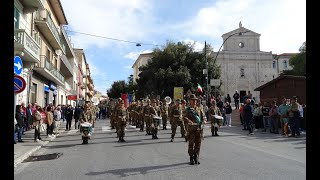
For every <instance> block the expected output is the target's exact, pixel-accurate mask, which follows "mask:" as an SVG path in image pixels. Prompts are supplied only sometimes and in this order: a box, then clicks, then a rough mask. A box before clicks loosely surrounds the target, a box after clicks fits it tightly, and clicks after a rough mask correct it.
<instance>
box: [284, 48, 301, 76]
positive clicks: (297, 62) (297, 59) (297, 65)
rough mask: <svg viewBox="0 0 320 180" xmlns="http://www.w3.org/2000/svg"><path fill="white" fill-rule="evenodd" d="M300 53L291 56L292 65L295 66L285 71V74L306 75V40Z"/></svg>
mask: <svg viewBox="0 0 320 180" xmlns="http://www.w3.org/2000/svg"><path fill="white" fill-rule="evenodd" d="M299 51H300V53H299V54H297V55H295V56H293V57H291V58H290V60H289V64H290V66H292V67H293V69H292V70H287V71H283V74H285V75H298V76H305V75H306V42H304V43H303V44H302V46H301V47H300V48H299Z"/></svg>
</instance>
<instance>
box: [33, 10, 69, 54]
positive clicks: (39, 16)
mask: <svg viewBox="0 0 320 180" xmlns="http://www.w3.org/2000/svg"><path fill="white" fill-rule="evenodd" d="M36 20H40V21H45V22H46V23H47V24H48V26H49V28H50V30H51V32H52V33H53V36H54V37H55V38H56V40H57V41H58V42H59V44H60V46H61V48H62V50H63V52H66V46H65V44H64V43H63V41H62V39H61V36H60V33H59V30H58V28H57V27H56V26H55V24H54V22H53V20H52V18H51V15H50V12H49V11H48V10H47V9H45V10H39V11H37V13H36Z"/></svg>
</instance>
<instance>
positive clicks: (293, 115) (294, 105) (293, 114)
mask: <svg viewBox="0 0 320 180" xmlns="http://www.w3.org/2000/svg"><path fill="white" fill-rule="evenodd" d="M288 112H289V126H290V129H291V135H290V137H300V131H299V117H300V112H299V103H298V102H297V97H295V96H293V97H292V98H291V104H290V107H289V110H288Z"/></svg>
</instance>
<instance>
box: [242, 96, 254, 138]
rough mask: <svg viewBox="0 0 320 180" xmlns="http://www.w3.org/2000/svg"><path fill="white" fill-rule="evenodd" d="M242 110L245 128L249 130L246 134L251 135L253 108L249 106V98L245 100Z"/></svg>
mask: <svg viewBox="0 0 320 180" xmlns="http://www.w3.org/2000/svg"><path fill="white" fill-rule="evenodd" d="M243 112H244V121H245V123H246V124H247V125H246V126H247V129H248V130H249V133H248V135H253V125H252V120H253V114H252V112H253V109H252V106H251V100H250V99H247V100H246V105H245V106H244V108H243Z"/></svg>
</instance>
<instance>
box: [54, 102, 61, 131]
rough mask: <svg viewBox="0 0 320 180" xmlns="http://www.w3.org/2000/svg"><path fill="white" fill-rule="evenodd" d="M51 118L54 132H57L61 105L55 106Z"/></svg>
mask: <svg viewBox="0 0 320 180" xmlns="http://www.w3.org/2000/svg"><path fill="white" fill-rule="evenodd" d="M53 120H54V134H55V135H57V134H59V128H60V120H61V107H60V106H57V108H56V109H55V110H54V112H53Z"/></svg>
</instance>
